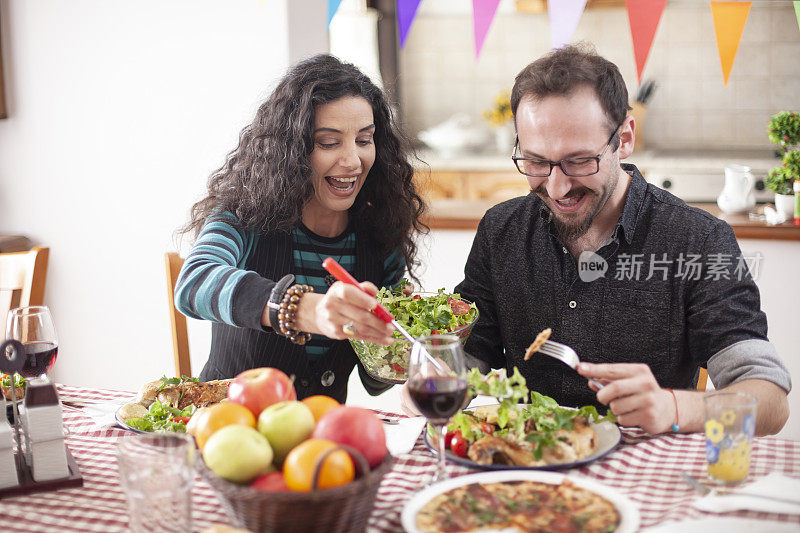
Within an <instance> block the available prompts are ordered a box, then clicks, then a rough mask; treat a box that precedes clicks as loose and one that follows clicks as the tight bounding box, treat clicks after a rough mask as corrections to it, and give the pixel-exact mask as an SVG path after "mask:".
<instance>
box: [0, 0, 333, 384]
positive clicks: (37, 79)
mask: <svg viewBox="0 0 800 533" xmlns="http://www.w3.org/2000/svg"><path fill="white" fill-rule="evenodd" d="M288 1H289V0H282V1H274V0H270V1H268V2H260V1H258V0H236V1H233V0H228V1H225V2H220V1H212V0H193V1H188V0H186V1H163V0H137V1H134V0H116V1H113V2H110V1H107V0H70V1H64V0H37V1H35V2H31V1H28V0H6V1H4V2H2V4H1V5H2V13H0V19H1V20H2V38H3V43H2V45H3V46H2V51H3V62H4V69H5V72H4V75H5V86H6V91H7V95H6V96H7V101H8V109H9V118H8V119H7V120H0V232H1V233H15V234H16V233H18V234H25V235H28V236H30V237H31V238H33V239H34V240H35V241H37V242H39V243H42V244H44V245H48V246H50V249H51V251H50V268H49V275H48V280H47V291H46V295H45V299H46V303H47V304H48V305H50V306H51V308H52V310H53V313H54V316H55V320H56V326H57V329H58V333H59V337H60V339H59V340H60V345H61V347H60V353H59V359H58V362H57V363H56V367H55V378H56V379H57V380H58V381H60V382H64V383H69V384H76V385H92V386H104V387H109V388H121V389H136V388H138V387H139V386H140V384H141V383H143V382H145V381H149V380H152V379H154V378H157V377H158V376H160V375H161V374H162V373H167V374H172V372H173V371H172V345H171V340H170V339H171V337H170V330H169V323H168V317H167V303H166V292H165V278H164V263H163V254H164V252H165V251H167V250H169V249H174V246H175V245H174V242H173V237H172V235H173V231H174V230H175V229H176V228H177V227H179V226H180V225H181V224H183V223H184V222H185V221H186V219H187V216H188V210H189V207H190V206H191V204H192V203H193V201H195V200H196V199H197V198H198V197H199V196H200V195H202V193H203V192H204V189H205V182H206V179H207V177H208V176H209V174H210V173H211V172H212V171H213V170H214V169H215V168H217V167H218V166H220V165H221V164H222V163H223V161H224V156H225V154H226V153H227V152H228V151H229V150H231V149H232V148H234V147H235V143H236V140H237V136H238V132H239V131H240V129H241V128H242V127H243V126H244V125H245V124H246V123H248V122H249V121H250V120H251V119H252V116H253V114H254V111H255V109H256V107H257V106H258V104H259V103H260V102H261V101H262V100H263V99H264V98H265V97H266V96H267V95H268V94H269V91H270V89H271V87H272V86H273V84H274V82H275V80H276V79H277V78H278V77H279V76H280V75H282V73H283V72H284V70H285V68H286V66H287V64H288V57H289V54H288V52H289V50H288V40H287V33H288V29H287V2H288ZM321 3H322V2H321ZM308 31H311V29H309V30H308ZM322 42H323V43H326V41H325V40H322ZM325 45H326V44H325ZM201 355H203V356H204V355H205V354H201Z"/></svg>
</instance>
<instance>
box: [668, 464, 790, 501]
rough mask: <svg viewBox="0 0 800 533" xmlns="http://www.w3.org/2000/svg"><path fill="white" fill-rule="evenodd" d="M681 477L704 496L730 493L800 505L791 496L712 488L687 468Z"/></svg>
mask: <svg viewBox="0 0 800 533" xmlns="http://www.w3.org/2000/svg"><path fill="white" fill-rule="evenodd" d="M681 477H683V480H684V481H685V482H686V484H687V485H689V486H690V487H692V488H693V489H694V491H695V492H696V493H698V494H701V495H703V496H706V495H708V494H714V495H715V496H728V495H730V496H746V497H748V498H761V499H764V500H770V501H776V502H783V503H792V504H794V505H800V500H793V499H791V498H776V497H775V496H767V495H766V494H754V493H752V492H742V491H738V490H737V491H733V490H726V489H718V488H712V487H709V486H708V485H704V484H703V483H700V482H699V481H697V480H696V479H695V478H693V477H692V476H690V475H689V474H688V473H687V472H686V471H685V470H684V471H682V472H681Z"/></svg>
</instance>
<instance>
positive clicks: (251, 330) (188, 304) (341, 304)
mask: <svg viewBox="0 0 800 533" xmlns="http://www.w3.org/2000/svg"><path fill="white" fill-rule="evenodd" d="M412 176H413V169H412V167H411V165H410V163H409V162H408V160H407V152H406V147H405V143H404V142H403V139H402V136H401V134H400V132H399V131H398V130H397V127H396V126H395V124H394V121H393V119H392V115H391V111H390V109H389V106H388V104H387V102H386V99H385V98H384V95H383V94H382V92H381V90H380V89H379V88H378V87H376V86H375V85H374V84H373V83H372V82H371V81H370V80H369V78H368V77H367V76H365V75H364V74H362V73H361V72H360V71H359V70H358V69H357V68H355V67H354V66H352V65H350V64H347V63H342V62H340V61H339V60H337V59H336V58H334V57H332V56H328V55H319V56H316V57H313V58H311V59H308V60H306V61H303V62H301V63H299V64H298V65H296V66H295V67H294V68H292V69H291V70H290V71H289V73H288V74H287V75H286V76H285V77H284V78H283V79H282V80H281V81H280V83H279V84H278V86H277V88H276V89H275V91H274V92H273V93H272V95H271V96H270V97H269V98H268V99H267V101H266V102H264V104H262V105H261V107H260V108H259V110H258V112H257V113H256V117H255V119H254V120H253V122H252V124H250V125H249V126H247V127H245V128H244V130H242V133H241V134H240V136H239V146H238V147H237V148H236V149H235V150H234V151H233V152H231V153H230V154H229V155H228V158H227V162H226V164H225V165H224V166H223V167H222V168H220V169H219V170H217V171H216V172H215V173H214V174H213V175H212V176H211V178H210V180H209V184H208V196H207V197H206V198H204V199H203V200H201V201H199V202H198V203H196V204H195V205H194V206H193V207H192V217H191V221H190V222H189V224H188V225H187V226H186V227H185V228H184V230H183V231H184V232H189V231H194V232H196V233H199V234H198V236H197V239H196V242H195V244H194V247H193V249H192V251H191V253H190V254H189V255H188V256H187V258H186V260H185V262H184V264H183V268H182V269H181V273H180V276H179V279H178V283H177V286H176V290H175V302H176V306H177V307H178V309H179V310H180V311H181V312H182V313H184V314H186V315H187V316H191V317H195V318H203V319H206V320H211V321H213V322H214V324H213V325H212V340H211V353H210V356H209V359H208V362H207V363H206V365H205V367H204V368H203V371H202V373H201V375H200V377H201V379H203V380H211V379H220V378H229V377H233V376H235V375H236V374H238V373H239V372H242V371H244V370H247V369H249V368H255V367H263V366H271V367H275V368H279V369H281V370H283V371H284V372H286V373H287V374H289V375H294V376H295V382H294V384H295V388H296V390H297V395H298V397H299V398H303V397H306V396H310V395H314V394H325V395H327V396H331V397H333V398H335V399H337V400H338V401H340V402H344V401H345V398H346V396H347V381H348V376H349V374H350V372H351V371H352V369H353V366H354V365H355V364H356V356H355V354H354V352H353V350H352V348H351V347H350V343H349V342H347V340H345V339H347V338H349V337H352V338H357V339H363V340H366V341H370V342H375V343H381V344H389V343H391V342H392V339H391V333H392V329H391V326H389V325H387V324H385V323H384V322H383V321H381V320H380V319H378V318H377V317H376V316H375V315H374V314H373V313H371V312H370V309H372V308H373V307H374V306H375V305H376V304H377V300H376V299H375V297H374V296H375V294H376V293H377V287H378V286H386V285H395V284H396V283H398V282H399V280H400V279H401V278H402V277H403V273H404V271H405V270H406V268H407V267H408V268H409V270H411V268H412V267H413V266H415V263H416V262H415V256H416V245H415V244H414V240H413V237H414V234H415V233H416V232H420V231H424V230H426V229H427V227H426V226H424V224H422V223H421V222H420V219H419V217H420V215H421V214H422V212H423V209H424V205H423V202H422V200H421V199H420V197H419V195H418V194H417V192H416V190H415V188H414V184H413V182H412ZM328 256H330V257H333V258H334V259H336V260H337V261H338V262H339V263H340V264H341V265H342V266H343V267H344V268H346V269H347V270H348V271H350V272H351V273H352V274H353V276H354V277H355V278H356V279H358V280H360V281H362V283H361V288H362V289H364V290H365V291H366V293H365V292H363V291H362V290H359V289H358V288H356V287H353V286H350V285H346V284H343V283H341V282H334V280H333V279H332V278H330V276H327V279H326V272H325V271H324V270H323V269H322V266H321V263H322V260H323V259H325V257H328ZM290 274H291V275H293V278H292V276H290ZM309 287H313V289H314V291H313V292H309V290H308V288H309ZM359 374H360V376H361V380H362V382H363V383H364V385H365V388H366V389H367V390H368V391H369V392H370V394H373V395H374V394H379V393H380V392H383V391H384V390H386V389H387V388H388V386H386V385H384V384H382V383H380V382H377V381H374V380H372V379H371V378H369V377H368V376H367V375H366V374H365V373H364V371H363V369H362V368H361V366H360V365H359Z"/></svg>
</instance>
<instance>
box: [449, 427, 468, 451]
mask: <svg viewBox="0 0 800 533" xmlns="http://www.w3.org/2000/svg"><path fill="white" fill-rule="evenodd" d="M467 447H468V443H467V439H465V438H464V436H463V435H462V434H461V430H460V429H457V430H456V431H455V434H454V435H453V438H452V439H451V440H450V449H451V450H453V453H454V454H456V455H457V456H459V457H466V456H467Z"/></svg>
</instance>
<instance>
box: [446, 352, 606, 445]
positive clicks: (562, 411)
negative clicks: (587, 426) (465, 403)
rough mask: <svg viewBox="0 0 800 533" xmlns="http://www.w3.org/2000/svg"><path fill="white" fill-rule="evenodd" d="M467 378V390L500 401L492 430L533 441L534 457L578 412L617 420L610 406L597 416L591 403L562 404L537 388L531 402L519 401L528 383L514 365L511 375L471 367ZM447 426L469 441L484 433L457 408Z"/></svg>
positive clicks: (599, 419) (597, 419)
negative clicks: (479, 370) (485, 371)
mask: <svg viewBox="0 0 800 533" xmlns="http://www.w3.org/2000/svg"><path fill="white" fill-rule="evenodd" d="M467 379H468V381H469V387H470V388H469V392H470V394H473V395H474V394H484V395H487V396H494V397H495V398H497V400H498V402H499V403H500V405H499V407H498V409H497V422H496V424H495V425H496V426H497V427H496V428H495V429H494V432H493V434H494V435H495V436H498V437H504V438H507V439H509V440H512V441H521V440H527V441H529V442H532V443H534V445H535V446H534V451H533V455H534V457H535V458H536V459H541V458H542V453H543V451H544V449H545V448H546V447H554V446H555V443H556V440H557V438H558V437H556V436H555V433H556V432H557V431H559V430H567V431H568V430H571V429H572V428H573V427H574V424H573V421H574V419H575V418H576V417H578V416H583V417H585V418H586V419H587V420H588V421H590V422H595V423H596V422H603V421H605V420H608V421H610V422H616V421H617V417H616V416H615V415H614V413H612V412H611V411H610V410H609V411H608V413H607V414H606V416H600V414H599V413H598V412H597V408H595V406H593V405H585V406H583V407H581V408H579V409H574V408H571V407H562V406H560V405H558V402H556V401H555V400H554V399H553V398H551V397H549V396H545V395H544V394H540V393H538V392H536V391H530V403H520V402H525V401H526V400H527V399H528V387H527V384H526V382H525V378H524V377H523V376H522V374H520V373H519V369H517V368H516V367H514V371H513V373H512V374H511V376H510V377H508V376H507V375H506V370H505V369H504V368H503V369H500V370H492V371H491V372H489V374H487V375H483V374H481V373H480V372H478V369H477V368H472V369H470V371H469V373H468V374H467ZM447 429H448V430H449V431H455V430H460V431H461V434H462V435H463V436H464V438H465V439H467V441H469V442H470V443H473V442H475V441H476V440H478V439H480V438H481V437H484V436H485V435H487V433H485V432H484V430H483V429H482V426H481V424H479V423H478V420H477V419H476V418H475V416H474V415H473V414H472V413H471V412H470V411H459V412H457V413H456V414H455V415H453V417H452V418H451V419H450V422H449V423H448V425H447Z"/></svg>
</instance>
